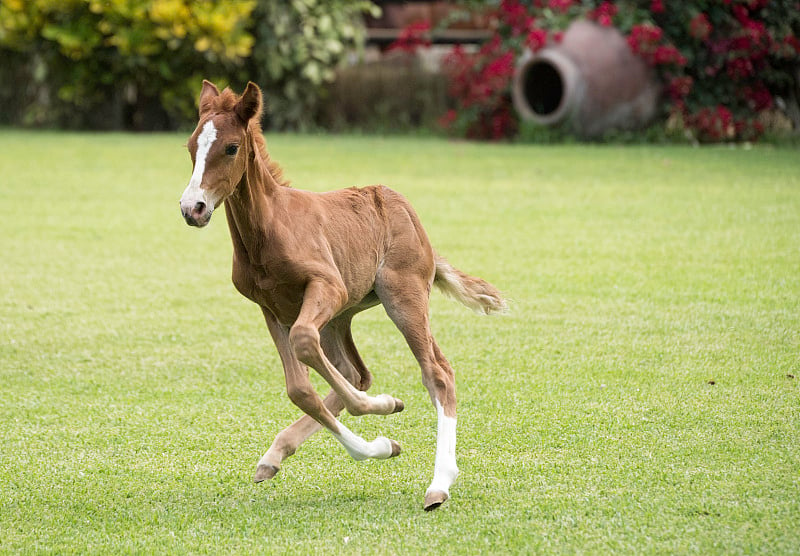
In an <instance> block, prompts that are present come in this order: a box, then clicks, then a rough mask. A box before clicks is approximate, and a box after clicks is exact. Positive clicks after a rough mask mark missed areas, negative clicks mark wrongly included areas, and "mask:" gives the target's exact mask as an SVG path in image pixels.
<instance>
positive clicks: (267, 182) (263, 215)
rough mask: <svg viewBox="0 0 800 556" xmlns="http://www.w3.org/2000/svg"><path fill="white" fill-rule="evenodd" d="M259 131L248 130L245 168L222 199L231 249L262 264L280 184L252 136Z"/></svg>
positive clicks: (251, 260)
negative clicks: (230, 193)
mask: <svg viewBox="0 0 800 556" xmlns="http://www.w3.org/2000/svg"><path fill="white" fill-rule="evenodd" d="M255 133H259V134H260V130H256V129H252V128H250V129H248V132H247V139H246V141H245V144H246V148H247V149H248V152H247V153H246V154H247V167H246V169H245V172H244V174H243V175H242V179H241V181H240V182H239V184H238V185H237V186H236V191H235V193H234V194H233V195H231V196H230V197H229V198H228V199H227V200H226V201H225V212H226V214H227V216H228V227H229V229H230V232H231V238H232V239H233V245H234V250H235V251H236V253H237V255H239V256H246V258H247V259H248V260H250V262H253V263H256V262H259V263H263V261H262V260H261V259H263V258H264V251H265V243H266V241H267V240H268V238H269V237H270V236H271V235H272V234H270V230H269V227H270V225H271V223H272V221H273V214H274V209H275V207H274V204H275V197H276V195H278V194H279V193H280V190H281V189H282V188H281V185H280V184H279V183H278V181H277V180H276V179H275V177H274V176H273V175H272V174H271V173H270V168H269V164H268V161H267V160H265V156H264V153H263V152H262V149H261V145H260V143H259V142H258V141H257V140H256V138H255Z"/></svg>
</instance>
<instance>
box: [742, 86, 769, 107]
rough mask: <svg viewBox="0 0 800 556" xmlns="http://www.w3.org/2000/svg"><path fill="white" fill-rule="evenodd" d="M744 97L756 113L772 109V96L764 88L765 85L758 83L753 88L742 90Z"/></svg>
mask: <svg viewBox="0 0 800 556" xmlns="http://www.w3.org/2000/svg"><path fill="white" fill-rule="evenodd" d="M742 95H743V96H744V97H745V98H746V99H747V104H748V105H749V106H750V108H751V109H752V110H754V111H755V112H761V111H762V110H767V109H769V108H772V102H773V101H772V94H770V92H769V90H768V89H767V88H766V87H765V86H764V84H763V83H758V84H757V85H755V86H753V87H745V88H744V89H742Z"/></svg>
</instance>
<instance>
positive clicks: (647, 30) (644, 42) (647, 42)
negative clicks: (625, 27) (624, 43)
mask: <svg viewBox="0 0 800 556" xmlns="http://www.w3.org/2000/svg"><path fill="white" fill-rule="evenodd" d="M663 35H664V31H662V30H661V28H660V27H656V26H655V25H648V24H647V23H644V24H642V25H634V26H633V27H631V34H630V35H629V36H628V45H630V47H631V50H633V52H634V54H649V53H651V52H652V51H653V50H654V47H655V45H656V44H657V43H658V42H660V41H661V37H662V36H663Z"/></svg>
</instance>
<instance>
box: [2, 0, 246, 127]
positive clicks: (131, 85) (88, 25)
mask: <svg viewBox="0 0 800 556" xmlns="http://www.w3.org/2000/svg"><path fill="white" fill-rule="evenodd" d="M254 5H255V3H254V2H252V1H251V2H247V1H243V2H225V1H224V0H209V1H206V2H198V3H194V2H188V1H184V0H104V1H100V0H38V1H36V2H27V1H23V0H5V1H4V2H3V3H2V4H0V45H2V46H3V47H4V48H5V49H6V50H10V51H14V52H16V53H17V57H16V59H15V61H16V62H17V63H18V64H26V65H29V66H32V67H33V68H34V71H33V75H32V76H31V77H32V80H31V82H29V83H28V84H27V85H28V87H29V88H33V89H35V90H37V91H38V92H36V93H35V94H34V95H33V96H34V98H35V100H36V102H34V103H32V104H31V105H29V106H28V107H27V110H26V113H25V114H24V115H23V116H22V118H21V123H56V124H64V125H77V126H84V125H92V126H99V127H115V128H119V127H171V126H172V125H173V120H176V119H177V120H180V118H181V117H186V116H187V115H188V114H189V113H191V112H194V97H195V96H196V94H197V90H198V88H199V85H200V82H201V80H202V79H203V78H204V77H209V78H222V77H224V76H226V75H229V72H231V71H232V70H235V69H236V68H237V67H241V66H242V64H243V62H244V60H245V59H246V58H247V56H248V55H249V54H250V51H251V48H252V46H253V37H252V36H251V35H250V34H249V33H248V31H247V29H246V27H247V22H248V17H249V15H250V13H251V12H252V10H253V7H254ZM6 71H9V69H8V67H7V70H6ZM9 85H11V84H9ZM16 85H19V84H16ZM13 93H14V91H11V92H10V93H9V92H8V91H6V95H9V94H13ZM152 105H156V106H157V107H158V108H156V110H155V111H156V112H159V111H160V112H161V114H160V116H161V122H158V123H156V122H151V123H150V126H148V125H147V123H148V122H144V121H137V119H138V120H140V119H141V118H143V117H145V114H147V113H148V112H149V113H152V112H153V110H152V109H150V110H148V109H147V107H148V106H152ZM96 120H101V121H96Z"/></svg>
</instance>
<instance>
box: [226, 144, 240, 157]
mask: <svg viewBox="0 0 800 556" xmlns="http://www.w3.org/2000/svg"><path fill="white" fill-rule="evenodd" d="M238 150H239V145H228V146H227V147H225V154H227V155H228V156H233V155H235V154H236V152H237V151H238Z"/></svg>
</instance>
